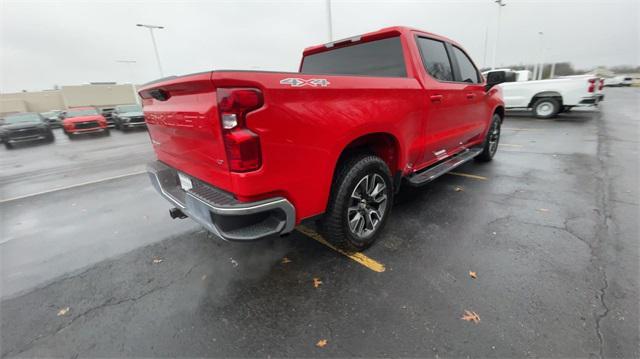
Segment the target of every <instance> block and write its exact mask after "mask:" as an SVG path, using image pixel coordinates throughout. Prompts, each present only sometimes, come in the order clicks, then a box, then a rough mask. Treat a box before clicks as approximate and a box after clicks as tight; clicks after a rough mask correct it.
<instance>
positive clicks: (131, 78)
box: [116, 60, 139, 103]
mask: <svg viewBox="0 0 640 359" xmlns="http://www.w3.org/2000/svg"><path fill="white" fill-rule="evenodd" d="M116 62H117V63H119V64H125V65H127V68H128V69H129V81H131V89H132V90H133V98H134V99H135V100H136V103H139V100H138V93H137V92H136V85H135V83H134V81H133V67H132V66H133V64H135V63H137V61H136V60H116Z"/></svg>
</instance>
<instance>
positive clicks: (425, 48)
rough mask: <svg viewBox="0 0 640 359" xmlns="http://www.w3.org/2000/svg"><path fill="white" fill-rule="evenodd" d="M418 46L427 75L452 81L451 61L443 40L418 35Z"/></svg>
mask: <svg viewBox="0 0 640 359" xmlns="http://www.w3.org/2000/svg"><path fill="white" fill-rule="evenodd" d="M418 47H419V48H420V53H421V54H422V62H423V63H424V67H425V69H427V72H428V73H429V75H431V76H432V77H433V78H435V79H437V80H440V81H453V72H452V71H451V61H450V60H449V55H447V49H446V48H445V46H444V42H442V41H438V40H432V39H427V38H424V37H419V38H418Z"/></svg>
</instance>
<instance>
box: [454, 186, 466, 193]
mask: <svg viewBox="0 0 640 359" xmlns="http://www.w3.org/2000/svg"><path fill="white" fill-rule="evenodd" d="M453 190H454V191H456V192H462V191H464V188H462V187H460V186H456V187H455V188H454V189H453Z"/></svg>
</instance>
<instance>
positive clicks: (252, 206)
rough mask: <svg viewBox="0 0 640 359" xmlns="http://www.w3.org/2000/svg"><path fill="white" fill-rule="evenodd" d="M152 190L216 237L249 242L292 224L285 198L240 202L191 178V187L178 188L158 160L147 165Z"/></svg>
mask: <svg viewBox="0 0 640 359" xmlns="http://www.w3.org/2000/svg"><path fill="white" fill-rule="evenodd" d="M147 173H148V174H149V178H150V179H151V183H152V184H153V186H154V187H155V189H156V190H157V191H158V192H159V193H160V194H161V195H162V196H163V197H164V198H165V199H167V200H168V201H169V202H170V203H171V204H172V205H174V206H175V207H176V208H178V209H179V210H180V211H182V212H183V213H184V214H186V215H187V216H189V217H191V219H193V220H194V221H196V222H198V223H199V224H201V225H203V226H204V227H205V228H206V229H207V230H209V231H210V232H211V233H213V234H215V235H216V236H218V237H220V238H222V239H225V240H229V241H251V240H256V239H260V238H263V237H266V236H270V235H274V234H286V233H289V232H291V231H292V230H293V227H294V226H295V218H296V216H295V208H294V207H293V205H292V204H291V202H289V201H288V200H287V199H286V198H283V197H274V198H269V199H265V200H261V201H256V202H240V201H238V200H236V199H235V198H234V197H233V196H232V195H231V194H229V193H227V192H225V191H222V190H220V189H218V188H215V187H213V186H210V185H208V184H206V183H204V182H202V181H199V180H197V179H195V178H191V180H192V182H193V188H191V189H189V190H188V191H185V190H183V189H182V188H181V187H180V183H179V180H178V172H177V170H176V169H174V168H172V167H169V166H167V165H165V164H164V163H162V162H160V161H155V162H151V163H149V164H148V165H147Z"/></svg>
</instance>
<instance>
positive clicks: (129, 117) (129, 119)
mask: <svg viewBox="0 0 640 359" xmlns="http://www.w3.org/2000/svg"><path fill="white" fill-rule="evenodd" d="M112 116H113V122H114V124H115V127H116V128H117V129H119V130H122V131H126V130H128V129H131V128H146V126H147V124H146V123H145V122H144V114H143V113H142V107H140V105H119V106H116V108H115V109H114V110H113V113H112Z"/></svg>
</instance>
